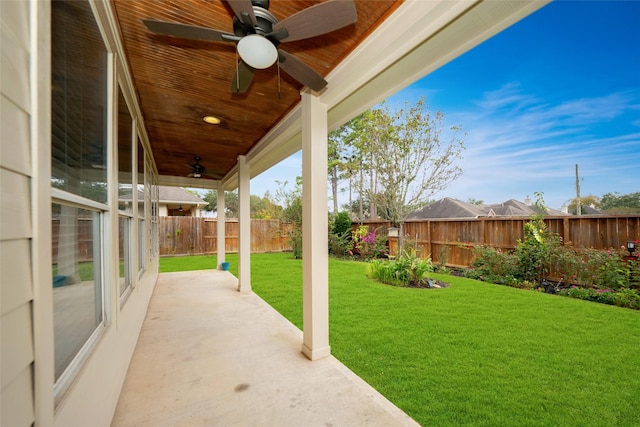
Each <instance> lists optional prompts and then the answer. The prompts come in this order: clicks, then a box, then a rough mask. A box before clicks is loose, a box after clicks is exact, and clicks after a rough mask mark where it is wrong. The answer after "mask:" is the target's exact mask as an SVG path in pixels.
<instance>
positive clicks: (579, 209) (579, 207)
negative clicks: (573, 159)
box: [576, 163, 582, 215]
mask: <svg viewBox="0 0 640 427" xmlns="http://www.w3.org/2000/svg"><path fill="white" fill-rule="evenodd" d="M576 215H582V203H581V202H580V178H578V164H577V163H576Z"/></svg>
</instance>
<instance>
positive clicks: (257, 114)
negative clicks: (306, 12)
mask: <svg viewBox="0 0 640 427" xmlns="http://www.w3.org/2000/svg"><path fill="white" fill-rule="evenodd" d="M336 1H341V0H336ZM317 3H320V1H316V0H300V1H292V0H271V2H270V6H269V11H270V12H271V13H273V14H274V15H275V16H276V17H277V18H278V20H279V21H281V20H282V19H284V18H286V17H288V16H290V15H292V14H294V13H296V12H299V11H301V10H303V9H305V8H308V7H310V6H313V5H314V4H317ZM400 3H401V0H374V1H372V0H355V4H356V10H357V14H358V19H357V22H356V23H355V24H352V25H349V26H347V27H345V28H342V29H340V30H337V31H334V32H332V33H329V34H325V35H321V36H318V37H314V38H311V39H307V40H301V41H296V42H290V43H283V44H281V45H280V48H281V49H283V50H285V51H287V52H289V53H291V54H293V55H295V56H296V57H297V58H298V59H300V60H301V61H303V62H304V63H306V64H307V65H309V66H311V67H312V68H313V69H314V70H316V71H317V72H318V73H320V74H321V75H322V76H323V77H325V78H326V77H327V75H328V74H329V72H330V71H331V70H332V69H334V68H335V67H336V66H337V65H338V64H339V63H340V61H341V60H343V59H344V58H345V57H346V56H347V55H348V54H349V53H350V52H351V51H352V50H353V49H354V48H355V47H357V46H358V44H360V43H361V42H362V41H363V40H364V39H365V38H366V37H367V35H369V34H370V33H371V32H372V31H373V30H374V29H375V28H376V27H377V26H379V25H380V24H381V23H382V22H383V21H384V20H385V19H386V18H387V17H388V16H389V15H390V14H391V13H392V12H393V11H394V10H395V9H396V8H397V7H398V6H399V5H400ZM113 5H114V9H115V12H116V16H117V19H118V22H119V25H120V31H121V34H122V41H123V45H124V49H125V53H126V55H127V57H128V62H129V67H130V71H131V74H132V78H133V83H134V86H135V89H136V94H137V96H138V100H139V103H140V108H141V110H142V115H143V117H144V121H145V127H146V131H147V133H148V136H149V140H150V143H151V148H152V151H153V156H154V158H155V161H156V164H157V167H158V172H159V174H160V175H167V176H177V177H182V176H186V175H188V174H189V173H190V172H191V170H190V168H189V167H188V164H192V163H194V161H193V159H194V156H196V155H198V156H200V157H201V158H202V161H201V164H202V165H203V166H204V167H205V168H206V171H207V172H206V173H208V174H211V176H210V177H207V176H205V177H204V179H212V178H216V177H220V176H224V175H225V174H227V173H228V172H229V171H230V170H231V169H232V168H233V167H234V166H235V165H236V163H237V157H238V155H244V154H247V152H248V151H249V150H250V149H251V148H252V147H253V146H254V145H255V144H256V143H257V142H258V141H260V140H261V138H262V137H264V135H265V134H266V133H267V132H268V131H269V130H270V129H271V128H272V127H273V126H274V125H275V124H276V123H278V121H280V120H281V119H282V118H283V117H284V116H285V115H286V114H287V112H289V111H290V110H291V109H292V108H294V107H295V106H296V105H297V104H298V103H299V102H300V90H301V89H302V85H301V84H300V83H298V82H297V81H296V80H294V79H293V78H291V77H290V76H288V75H287V74H286V73H284V72H282V71H281V72H280V81H278V69H277V66H276V65H274V66H272V67H270V68H268V69H265V70H257V71H256V73H255V77H254V80H253V83H252V84H251V86H250V87H249V90H248V91H247V92H246V93H244V94H241V95H237V94H233V93H232V92H231V90H230V85H231V79H232V77H233V75H234V72H235V70H236V62H237V59H236V51H235V43H231V42H202V41H192V40H184V39H178V38H175V37H170V36H161V35H157V34H153V33H151V32H150V31H149V30H148V29H147V28H146V27H145V26H144V25H143V23H142V20H143V19H157V20H162V21H169V22H176V23H182V24H192V25H198V26H203V27H209V28H214V29H217V30H222V31H225V32H230V33H233V29H232V18H233V16H234V15H233V11H232V10H231V8H230V7H229V5H228V3H226V2H225V1H223V0H171V1H157V0H153V1H150V0H136V1H131V0H114V1H113ZM363 66H366V64H363ZM329 85H331V81H329ZM279 94H280V95H279ZM207 115H214V116H217V117H218V118H220V119H221V123H220V124H219V125H211V124H208V123H205V122H204V121H203V117H204V116H207Z"/></svg>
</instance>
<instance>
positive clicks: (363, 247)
mask: <svg viewBox="0 0 640 427" xmlns="http://www.w3.org/2000/svg"><path fill="white" fill-rule="evenodd" d="M351 242H352V248H351V253H352V254H355V255H360V256H361V257H362V258H364V259H372V258H381V257H386V256H387V254H388V252H387V237H386V236H383V235H377V234H376V233H375V232H373V231H369V228H368V227H367V226H366V225H361V226H360V227H358V228H357V229H356V230H355V231H353V232H352V233H351Z"/></svg>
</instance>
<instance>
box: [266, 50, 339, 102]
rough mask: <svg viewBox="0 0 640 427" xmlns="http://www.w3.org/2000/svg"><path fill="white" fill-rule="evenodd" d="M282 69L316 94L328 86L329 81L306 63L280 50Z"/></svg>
mask: <svg viewBox="0 0 640 427" xmlns="http://www.w3.org/2000/svg"><path fill="white" fill-rule="evenodd" d="M278 60H279V61H280V68H282V70H283V71H284V72H285V73H287V74H289V75H290V76H291V77H293V78H294V79H296V80H297V81H299V82H300V83H302V84H303V85H305V86H308V87H309V88H310V89H312V90H315V91H316V92H318V91H320V90H322V88H324V87H325V86H326V85H327V81H326V80H325V79H324V78H323V77H322V76H321V75H320V74H318V73H317V72H316V70H314V69H313V68H311V67H309V66H308V65H307V64H305V63H304V62H302V61H300V60H299V59H298V58H296V57H295V56H293V55H292V54H290V53H287V52H285V51H284V50H282V49H279V50H278Z"/></svg>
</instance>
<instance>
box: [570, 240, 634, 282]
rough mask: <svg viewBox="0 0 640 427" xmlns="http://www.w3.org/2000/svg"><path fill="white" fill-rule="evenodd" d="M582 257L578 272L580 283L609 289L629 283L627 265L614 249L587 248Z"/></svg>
mask: <svg viewBox="0 0 640 427" xmlns="http://www.w3.org/2000/svg"><path fill="white" fill-rule="evenodd" d="M584 257H585V262H584V263H583V268H582V269H581V270H580V272H579V273H578V277H579V279H580V282H581V283H582V284H584V285H586V286H591V287H597V288H611V289H619V288H621V287H623V286H626V285H628V284H629V272H630V271H629V266H628V265H627V263H626V261H625V260H624V259H622V257H621V256H620V255H619V254H618V253H616V252H615V251H613V250H611V249H610V250H608V251H600V250H596V249H587V250H585V251H584Z"/></svg>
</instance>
